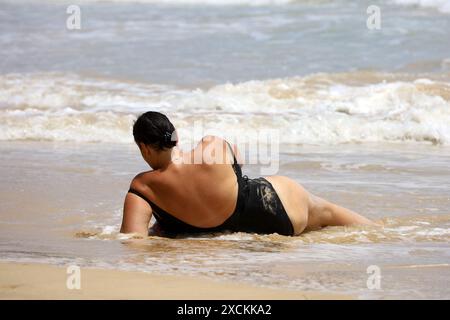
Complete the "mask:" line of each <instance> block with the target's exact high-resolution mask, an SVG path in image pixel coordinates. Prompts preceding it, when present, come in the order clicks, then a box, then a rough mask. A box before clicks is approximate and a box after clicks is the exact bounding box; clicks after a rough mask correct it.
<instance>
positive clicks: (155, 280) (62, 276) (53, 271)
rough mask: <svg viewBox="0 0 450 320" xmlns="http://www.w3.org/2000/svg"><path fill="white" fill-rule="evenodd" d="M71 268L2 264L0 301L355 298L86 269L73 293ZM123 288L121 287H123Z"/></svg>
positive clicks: (231, 283)
mask: <svg viewBox="0 0 450 320" xmlns="http://www.w3.org/2000/svg"><path fill="white" fill-rule="evenodd" d="M68 276H69V275H68V274H67V273H66V268H65V267H56V266H50V265H45V264H17V263H0V299H194V300H195V299H210V300H216V299H244V300H246V299H302V300H303V299H351V298H352V297H351V296H349V295H335V294H328V293H311V292H308V293H306V292H301V291H294V290H285V289H267V288H260V287H255V286H250V285H247V284H241V283H237V282H219V281H213V280H210V279H203V278H196V277H181V276H167V275H155V274H150V273H144V272H129V271H116V270H104V269H86V268H82V269H81V288H80V290H77V289H72V290H69V289H68V288H67V286H66V281H67V278H68ZM118 288H120V289H118Z"/></svg>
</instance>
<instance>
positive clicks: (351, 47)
mask: <svg viewBox="0 0 450 320" xmlns="http://www.w3.org/2000/svg"><path fill="white" fill-rule="evenodd" d="M0 3H1V4H0V30H1V32H0V48H1V49H0V298H1V299H18V298H23V299H52V298H55V299H135V298H136V299H141V298H142V299H319V298H320V299H329V298H337V299H341V298H342V299H344V298H355V299H391V298H393V299H449V298H450V286H448V282H449V279H450V263H449V262H450V246H449V243H450V210H449V208H450V169H449V163H450V125H449V124H450V42H449V41H443V40H441V39H444V40H445V39H448V30H450V19H449V17H450V5H449V3H450V2H449V1H442V0H429V1H419V0H417V1H416V0H411V1H403V0H379V1H377V3H375V4H374V3H372V2H371V1H369V0H366V1H351V0H324V1H302V0H239V1H238V0H189V1H186V0H140V1H135V0H117V1H101V0H88V1H81V2H80V3H79V6H80V8H79V9H80V12H81V17H80V19H81V20H80V23H81V25H80V28H79V29H71V28H69V27H68V25H67V21H69V20H70V19H69V17H70V15H69V14H67V9H68V5H69V4H72V3H68V2H67V1H63V0H61V1H53V0H52V1H49V0H0ZM372 5H375V6H378V7H379V9H380V12H381V16H380V17H381V24H380V28H373V27H375V26H376V25H377V24H370V23H369V24H368V22H370V20H371V19H369V18H371V15H370V14H368V8H369V6H371V7H372ZM146 111H158V112H161V113H163V114H166V115H167V116H168V117H169V119H170V120H171V121H172V123H173V124H174V126H175V128H176V129H177V135H179V147H180V148H181V149H182V150H183V151H189V150H190V149H191V148H192V147H194V146H195V145H197V143H198V141H199V140H200V139H201V138H202V137H203V136H205V135H218V136H221V137H223V138H225V139H227V140H228V141H230V142H232V143H235V144H236V145H237V146H238V149H239V153H241V155H242V156H243V157H244V158H245V159H244V161H245V165H244V166H243V174H244V175H247V176H248V177H249V178H257V177H260V176H268V175H283V176H288V177H290V178H292V179H294V180H295V181H297V182H298V183H300V184H301V185H302V186H303V187H304V188H305V189H306V190H308V191H309V192H311V193H313V194H315V195H317V196H319V197H322V198H324V199H327V200H329V201H331V202H334V203H337V204H339V205H341V206H343V207H346V208H349V209H351V210H353V211H355V212H358V213H360V214H361V215H363V216H365V217H367V218H369V219H372V220H374V221H378V222H380V223H381V224H382V225H383V227H373V228H370V227H367V228H365V227H356V226H355V227H353V226H351V227H350V226H349V227H329V228H325V229H323V230H320V231H317V232H309V233H304V234H301V235H300V236H296V237H287V236H281V235H278V234H270V235H261V234H251V233H243V232H238V233H217V234H216V233H215V234H202V235H195V236H194V235H192V236H186V237H184V236H180V237H178V238H175V239H169V238H162V237H145V238H142V237H141V238H138V237H133V236H130V235H125V234H122V233H120V225H121V223H122V213H123V204H124V197H125V195H126V193H127V190H128V189H129V187H130V181H131V180H132V179H133V177H135V176H136V175H137V174H139V173H140V172H143V171H148V170H150V167H149V166H148V164H147V163H146V162H145V161H144V160H143V159H142V156H141V152H140V150H139V149H138V148H137V146H136V144H135V143H134V141H133V135H132V126H133V123H134V121H135V120H136V118H137V117H138V116H139V115H140V114H142V113H144V112H146ZM269 167H270V168H271V170H269V171H270V172H268V171H267V170H263V169H268V168H269ZM180 182H181V183H183V181H180ZM220 183H221V181H214V182H211V186H213V185H215V184H220ZM198 196H199V197H200V196H202V197H203V196H207V195H200V194H198ZM189 214H191V213H189ZM192 214H194V213H192ZM154 221H155V220H154V217H153V219H152V221H151V223H153V222H154ZM69 265H77V266H80V268H81V270H82V289H81V290H68V289H67V288H66V279H67V274H66V266H69ZM371 270H378V271H377V272H378V274H372V273H371ZM371 276H376V277H375V279H381V281H380V283H379V284H380V285H379V286H371V285H370V283H371V282H370V279H371ZM378 276H380V278H377V277H378ZM268 288H272V289H268Z"/></svg>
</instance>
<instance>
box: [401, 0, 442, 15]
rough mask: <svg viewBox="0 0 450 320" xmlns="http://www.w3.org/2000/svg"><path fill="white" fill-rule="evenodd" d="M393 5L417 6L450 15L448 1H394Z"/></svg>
mask: <svg viewBox="0 0 450 320" xmlns="http://www.w3.org/2000/svg"><path fill="white" fill-rule="evenodd" d="M394 3H395V4H399V5H407V6H418V7H420V8H426V9H437V10H438V11H440V12H442V13H450V1H449V0H394Z"/></svg>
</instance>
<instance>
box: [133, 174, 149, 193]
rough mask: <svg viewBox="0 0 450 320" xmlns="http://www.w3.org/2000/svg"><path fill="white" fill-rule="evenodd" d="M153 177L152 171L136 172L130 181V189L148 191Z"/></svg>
mask: <svg viewBox="0 0 450 320" xmlns="http://www.w3.org/2000/svg"><path fill="white" fill-rule="evenodd" d="M153 179H154V171H153V170H151V171H145V172H141V173H138V174H137V175H136V176H135V177H134V178H133V180H131V183H130V189H134V190H137V191H143V192H146V191H147V192H148V191H150V186H151V184H152V181H153Z"/></svg>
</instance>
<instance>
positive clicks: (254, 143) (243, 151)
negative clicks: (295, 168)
mask: <svg viewBox="0 0 450 320" xmlns="http://www.w3.org/2000/svg"><path fill="white" fill-rule="evenodd" d="M183 129H184V130H183V134H182V135H181V136H179V134H178V131H175V132H174V133H173V134H172V138H171V140H173V141H178V145H179V146H180V143H181V144H182V145H183V148H187V149H192V150H193V151H192V157H189V158H180V159H173V161H174V162H176V163H183V164H202V163H206V164H229V163H230V161H231V159H230V158H229V156H230V152H228V151H227V150H229V147H228V146H227V145H226V144H224V143H216V141H215V140H216V139H217V137H219V138H224V139H225V140H226V141H227V142H228V143H230V146H235V147H234V148H233V150H232V151H233V153H234V154H235V155H236V158H237V160H238V162H239V163H240V164H245V165H258V166H259V167H260V173H261V174H262V175H274V174H276V173H277V172H278V170H279V158H280V133H279V130H277V129H265V128H259V129H252V130H245V131H244V130H240V131H239V132H238V133H237V134H236V135H234V136H233V137H229V138H225V137H220V132H219V133H217V132H211V131H208V130H206V129H205V128H204V127H203V122H202V121H201V120H198V121H195V122H194V124H193V127H192V128H189V129H188V130H186V128H183ZM200 137H203V138H202V139H201V142H200V143H199V140H200ZM179 138H180V139H181V141H180V140H179Z"/></svg>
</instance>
